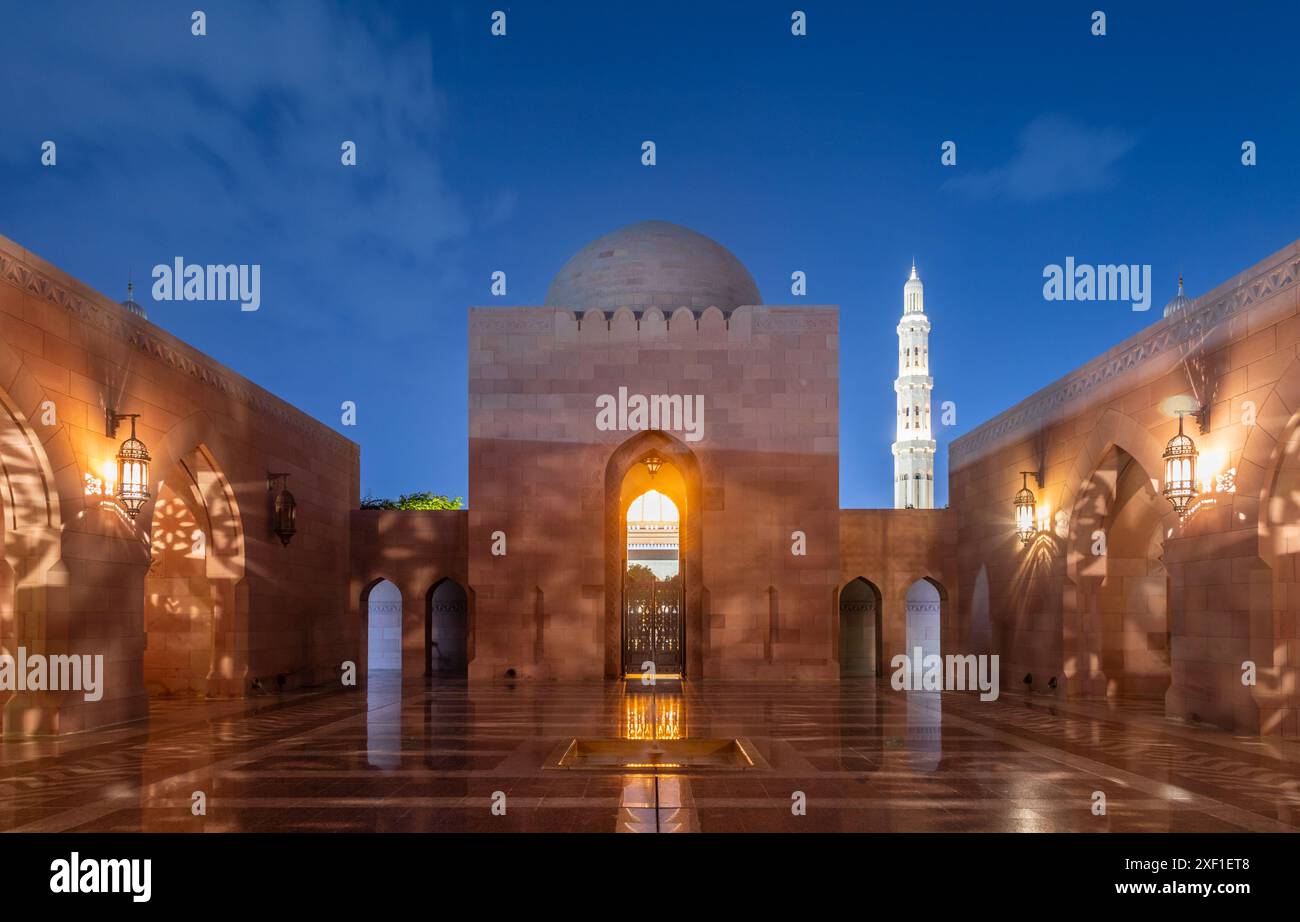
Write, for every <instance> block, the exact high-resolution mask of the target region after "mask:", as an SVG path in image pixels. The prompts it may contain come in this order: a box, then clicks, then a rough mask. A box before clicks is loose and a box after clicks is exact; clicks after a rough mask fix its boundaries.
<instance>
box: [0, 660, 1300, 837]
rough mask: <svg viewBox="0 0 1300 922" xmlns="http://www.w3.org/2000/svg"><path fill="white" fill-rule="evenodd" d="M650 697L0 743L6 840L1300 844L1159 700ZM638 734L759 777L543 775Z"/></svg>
mask: <svg viewBox="0 0 1300 922" xmlns="http://www.w3.org/2000/svg"><path fill="white" fill-rule="evenodd" d="M648 691H649V689H646V688H643V687H642V686H640V685H639V683H632V682H629V683H622V682H617V683H615V682H611V683H607V684H605V685H529V684H517V685H513V686H507V685H493V686H479V685H474V686H470V685H467V684H466V683H465V682H463V681H455V680H427V679H408V680H407V681H405V682H402V681H401V680H400V679H398V678H396V677H394V676H391V675H378V676H373V677H372V679H371V681H370V682H369V683H368V685H367V686H365V687H362V688H358V689H350V690H345V691H332V692H303V693H296V694H289V695H283V696H275V695H271V696H266V697H260V698H254V699H250V700H247V701H158V702H155V703H154V705H153V708H152V712H151V716H150V718H149V720H148V721H142V722H139V723H135V724H129V725H124V726H121V727H117V728H113V729H110V730H104V731H96V732H92V733H86V734H80V735H76V736H72V737H64V738H60V739H42V740H6V741H4V742H3V743H0V830H4V831H14V830H21V831H29V832H47V831H65V830H78V831H137V830H143V831H167V832H184V831H193V832H202V831H256V832H266V831H320V832H386V831H404V832H423V831H431V832H440V831H445V832H526V831H546V832H615V831H619V832H655V831H658V832H673V831H681V832H693V831H700V832H715V831H726V832H850V831H852V832H859V831H861V832H887V831H907V832H927V831H1079V832H1105V831H1152V832H1164V831H1180V832H1213V831H1292V830H1296V829H1297V828H1300V746H1298V745H1297V744H1295V743H1278V742H1263V741H1260V740H1258V739H1250V738H1246V737H1234V736H1232V735H1230V734H1227V733H1222V732H1219V731H1216V730H1211V729H1203V728H1193V727H1187V726H1184V725H1180V724H1177V723H1173V722H1169V721H1166V720H1164V719H1163V718H1162V717H1161V710H1160V707H1159V705H1158V704H1157V703H1155V702H1144V701H1118V702H1100V701H1096V702H1086V701H1069V702H1063V701H1059V700H1056V699H1052V698H1046V697H1040V696H1036V697H1028V696H1027V695H1025V694H1023V693H1021V694H1011V693H1008V694H1004V695H1003V696H1002V697H1001V698H999V699H998V700H997V701H993V702H981V701H980V700H979V699H978V697H976V696H974V695H970V694H961V693H944V694H940V693H936V692H924V693H922V692H916V693H910V692H897V691H893V690H891V689H890V688H889V687H888V686H887V685H878V684H876V683H874V682H872V681H870V680H854V681H848V682H845V683H842V684H839V685H753V684H744V685H740V684H736V685H731V684H715V683H708V684H694V683H689V682H688V683H684V684H679V683H674V682H666V683H661V684H660V685H659V686H657V687H656V689H655V694H654V696H653V699H651V697H650V696H649V694H648ZM652 736H657V737H659V738H702V737H728V738H729V737H743V738H746V739H748V740H749V741H751V743H752V745H753V746H754V747H755V748H756V749H757V750H758V751H759V753H760V754H761V755H762V757H763V760H764V761H765V762H766V765H765V766H762V767H761V768H757V769H754V770H750V771H744V772H741V771H695V772H686V773H661V774H658V775H656V774H648V773H628V774H620V773H609V772H592V771H569V770H563V769H560V770H557V769H553V768H544V767H543V766H544V765H545V764H546V763H547V761H548V758H549V757H550V756H552V754H553V752H554V750H555V749H556V747H557V745H560V744H562V743H563V742H564V741H566V740H568V739H571V738H574V737H591V738H601V737H618V738H626V739H644V738H648V737H652ZM196 792H201V794H202V803H203V806H204V807H205V812H204V814H203V815H195V812H196V808H195V804H196V802H197V800H196ZM1095 792H1101V793H1102V794H1104V796H1105V813H1104V815H1098V814H1097V813H1096V812H1095V806H1094V805H1095V804H1096V803H1097V801H1096V799H1095V798H1096V795H1095ZM800 805H802V806H803V810H802V811H799V810H798V809H797V808H798V807H799V806H800ZM494 806H495V808H496V809H494ZM503 808H504V813H503V812H502V811H503Z"/></svg>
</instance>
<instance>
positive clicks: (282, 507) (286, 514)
mask: <svg viewBox="0 0 1300 922" xmlns="http://www.w3.org/2000/svg"><path fill="white" fill-rule="evenodd" d="M288 480H289V475H288V473H286V472H280V473H275V472H272V471H267V472H266V492H268V493H275V488H276V485H277V484H278V485H279V486H280V492H279V493H276V494H275V501H274V503H272V506H271V530H272V531H273V532H275V533H276V534H277V535H278V536H279V537H280V543H281V544H283V545H284V546H285V547H288V546H289V540H290V539H291V538H292V537H293V536H294V535H295V534H296V533H297V531H298V528H297V526H296V524H295V522H296V521H297V517H298V503H297V502H296V501H295V500H294V498H293V494H292V493H290V492H289V488H288Z"/></svg>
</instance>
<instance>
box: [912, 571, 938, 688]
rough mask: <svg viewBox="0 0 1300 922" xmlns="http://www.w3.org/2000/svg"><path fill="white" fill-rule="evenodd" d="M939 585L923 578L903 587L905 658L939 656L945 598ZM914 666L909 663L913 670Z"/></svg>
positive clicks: (928, 578) (928, 577) (925, 577)
mask: <svg viewBox="0 0 1300 922" xmlns="http://www.w3.org/2000/svg"><path fill="white" fill-rule="evenodd" d="M947 595H948V593H947V591H946V590H945V589H944V588H943V585H942V584H941V583H940V582H939V581H938V580H936V579H934V578H933V577H930V576H923V577H921V578H920V579H918V580H916V582H914V583H912V584H911V585H910V586H908V587H907V594H906V596H905V597H904V609H905V611H906V626H907V647H906V651H905V652H906V653H907V655H908V656H910V657H913V658H915V657H916V650H918V649H919V650H920V651H921V657H922V658H924V657H927V656H939V655H941V650H942V647H943V643H942V636H943V609H944V604H943V603H944V601H945V599H946V598H947ZM916 665H917V664H913V668H916Z"/></svg>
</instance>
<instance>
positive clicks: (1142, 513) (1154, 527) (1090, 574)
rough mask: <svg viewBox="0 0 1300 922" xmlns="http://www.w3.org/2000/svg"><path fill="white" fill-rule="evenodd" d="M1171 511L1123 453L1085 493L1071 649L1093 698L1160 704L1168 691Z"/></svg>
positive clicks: (1105, 463)
mask: <svg viewBox="0 0 1300 922" xmlns="http://www.w3.org/2000/svg"><path fill="white" fill-rule="evenodd" d="M1169 508H1170V507H1169V504H1168V503H1167V502H1166V501H1165V499H1164V498H1163V497H1162V496H1160V495H1159V494H1158V493H1157V492H1156V490H1155V487H1154V486H1153V482H1152V479H1151V477H1150V475H1149V474H1148V473H1147V472H1146V470H1145V469H1144V468H1143V467H1142V465H1141V464H1140V463H1139V462H1138V461H1137V460H1136V459H1135V458H1134V457H1133V456H1132V455H1130V454H1129V453H1128V452H1127V451H1125V450H1124V449H1122V448H1119V447H1112V448H1110V449H1109V450H1108V451H1107V452H1106V454H1105V455H1104V457H1103V458H1102V461H1101V463H1100V464H1099V465H1098V466H1097V468H1096V470H1095V471H1094V472H1093V474H1092V476H1091V477H1090V478H1089V480H1088V481H1087V482H1086V483H1085V484H1084V486H1083V488H1082V489H1081V490H1080V492H1079V498H1078V500H1077V502H1076V504H1075V512H1074V516H1073V520H1074V522H1073V524H1074V533H1073V540H1072V548H1071V551H1072V554H1073V556H1074V559H1075V560H1076V561H1077V567H1076V572H1075V588H1076V591H1077V600H1078V602H1077V604H1078V625H1077V636H1076V637H1074V638H1072V646H1074V647H1075V649H1076V651H1077V653H1078V654H1079V659H1080V660H1082V663H1081V665H1084V666H1086V669H1085V670H1082V672H1083V676H1084V677H1085V678H1086V679H1087V680H1088V681H1087V684H1086V688H1087V690H1088V691H1089V692H1090V693H1093V694H1098V693H1101V694H1105V695H1107V696H1114V695H1128V696H1139V697H1157V698H1160V697H1163V696H1164V694H1165V692H1166V690H1167V689H1168V688H1169V684H1170V677H1171V673H1170V627H1169V613H1168V607H1169V580H1168V576H1167V574H1166V572H1165V567H1164V564H1163V561H1162V559H1161V558H1162V557H1163V554H1164V540H1165V519H1166V516H1167V514H1168V512H1169ZM1067 652H1072V651H1067Z"/></svg>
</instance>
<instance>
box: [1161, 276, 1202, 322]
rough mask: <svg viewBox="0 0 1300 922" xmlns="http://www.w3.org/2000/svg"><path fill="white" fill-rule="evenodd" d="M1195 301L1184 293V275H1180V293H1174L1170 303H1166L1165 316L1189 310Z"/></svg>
mask: <svg viewBox="0 0 1300 922" xmlns="http://www.w3.org/2000/svg"><path fill="white" fill-rule="evenodd" d="M1195 303H1196V301H1195V300H1193V299H1192V298H1189V297H1187V295H1186V294H1184V293H1183V277H1182V276H1181V275H1180V276H1178V294H1176V295H1174V296H1173V298H1171V299H1170V301H1169V303H1168V304H1166V305H1165V316H1166V317H1168V316H1170V315H1171V314H1177V313H1185V312H1188V311H1190V310H1191V309H1192V305H1194V304H1195Z"/></svg>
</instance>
